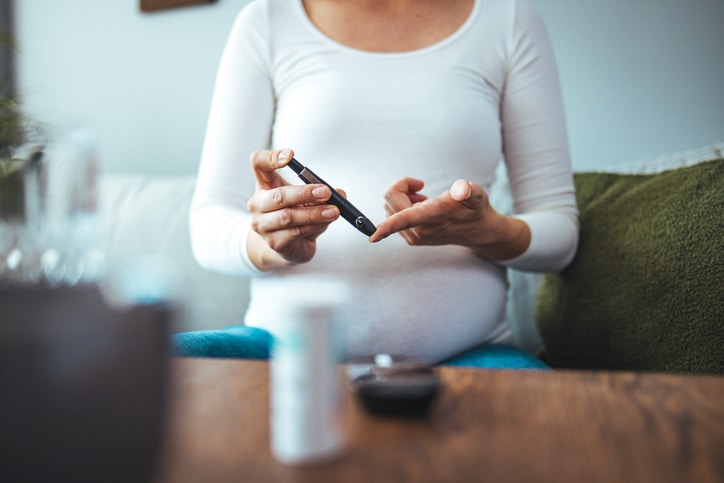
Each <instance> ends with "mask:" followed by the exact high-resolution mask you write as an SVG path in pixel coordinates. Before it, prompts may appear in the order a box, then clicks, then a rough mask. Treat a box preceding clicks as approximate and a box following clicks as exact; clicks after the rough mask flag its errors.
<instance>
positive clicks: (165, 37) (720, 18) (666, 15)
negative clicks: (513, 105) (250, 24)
mask: <svg viewBox="0 0 724 483" xmlns="http://www.w3.org/2000/svg"><path fill="white" fill-rule="evenodd" d="M247 1H248V0H218V2H217V3H216V4H213V5H210V6H202V7H188V8H182V9H177V10H169V11H167V12H160V13H153V14H142V13H140V11H139V9H138V0H110V1H109V0H16V2H15V9H16V28H17V31H18V42H19V47H20V56H19V61H18V70H19V86H20V91H21V94H22V95H23V103H24V106H25V108H26V110H27V112H28V113H29V114H30V115H32V116H34V117H35V118H37V119H39V120H42V121H45V122H47V123H49V124H51V125H52V126H60V127H65V126H67V125H70V124H73V123H76V122H84V123H87V124H89V125H91V127H94V128H95V129H96V130H97V131H98V132H99V135H100V140H99V150H100V155H101V159H102V162H103V165H104V169H105V170H106V171H107V172H143V173H153V174H160V173H164V174H192V173H194V172H195V170H196V166H197V162H198V158H199V154H200V151H201V144H202V141H203V135H204V130H205V124H206V117H207V113H208V106H209V101H210V97H211V92H212V88H213V81H214V77H215V73H216V67H217V63H218V60H219V56H220V54H221V49H222V47H223V44H224V41H225V38H226V35H227V33H228V31H229V28H230V26H231V23H232V21H233V18H234V16H235V15H236V13H237V12H238V10H239V9H240V8H241V7H242V6H243V5H244V4H245V3H247ZM290 1H291V0H290ZM531 1H532V2H533V3H534V4H536V5H537V6H538V7H539V8H540V10H541V11H542V13H543V16H544V18H545V19H546V22H547V24H548V27H549V30H550V32H551V37H552V39H553V42H554V45H555V48H556V51H557V55H558V61H559V69H560V72H561V79H562V85H563V90H564V97H565V102H566V109H567V113H568V123H569V134H570V139H571V150H572V154H573V162H574V167H575V168H576V169H589V168H595V167H596V166H605V165H610V164H619V163H625V162H630V161H635V160H638V159H641V158H648V157H655V156H659V155H664V154H670V153H672V152H676V151H681V150H685V149H689V148H695V147H699V146H703V145H705V144H710V143H715V142H721V141H724V88H723V86H724V34H722V31H724V29H723V28H722V25H724V0H691V1H688V2H683V1H681V0H605V1H602V0H531Z"/></svg>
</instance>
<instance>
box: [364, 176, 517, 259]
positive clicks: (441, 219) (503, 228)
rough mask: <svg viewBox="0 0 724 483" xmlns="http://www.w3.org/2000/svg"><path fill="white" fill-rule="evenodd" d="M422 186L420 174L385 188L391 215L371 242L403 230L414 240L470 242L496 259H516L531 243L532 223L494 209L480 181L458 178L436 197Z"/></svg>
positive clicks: (410, 241)
mask: <svg viewBox="0 0 724 483" xmlns="http://www.w3.org/2000/svg"><path fill="white" fill-rule="evenodd" d="M423 187H424V182H423V181H421V180H419V179H414V178H403V179H401V180H399V181H398V182H396V183H395V184H393V185H392V186H391V187H390V188H389V189H388V190H387V191H386V192H385V210H386V211H387V214H388V218H387V219H386V220H385V221H383V222H382V223H380V224H378V225H377V231H376V232H375V233H374V234H373V235H372V236H371V237H370V241H372V242H378V241H380V240H382V239H384V238H387V237H388V236H390V235H392V234H393V233H400V235H402V237H403V238H404V239H405V240H406V241H407V243H408V244H410V245H461V246H467V247H470V248H472V249H473V250H474V251H475V252H476V253H478V254H479V255H480V256H482V257H484V258H488V259H492V260H504V259H508V258H513V257H515V256H517V255H520V254H521V253H523V252H524V251H525V250H526V249H527V248H528V245H529V244H530V229H529V228H528V225H527V224H526V223H525V222H523V221H522V220H519V219H516V218H511V217H508V216H505V215H502V214H500V213H498V212H497V211H495V209H493V207H492V206H491V205H490V199H489V198H488V194H487V193H486V192H485V190H483V188H481V187H480V186H479V185H477V184H475V183H472V182H469V181H467V180H464V179H459V180H457V181H455V182H454V183H453V184H452V186H451V187H450V189H449V190H448V191H446V192H445V193H443V194H442V195H440V196H439V197H437V198H428V197H427V196H425V195H424V194H422V193H420V191H421V190H422V188H423Z"/></svg>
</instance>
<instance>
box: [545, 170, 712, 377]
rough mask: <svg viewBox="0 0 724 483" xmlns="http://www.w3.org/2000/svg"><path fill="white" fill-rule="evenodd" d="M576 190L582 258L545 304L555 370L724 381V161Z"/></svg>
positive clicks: (550, 281)
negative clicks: (671, 374)
mask: <svg viewBox="0 0 724 483" xmlns="http://www.w3.org/2000/svg"><path fill="white" fill-rule="evenodd" d="M575 182H576V189H577V198H578V205H579V209H580V222H581V238H580V243H579V248H578V253H577V254H576V257H575V259H574V260H573V262H572V264H571V265H570V266H569V267H568V268H567V269H566V270H564V271H563V272H562V273H560V274H547V275H545V276H544V277H543V279H542V282H541V287H540V289H539V292H538V298H537V300H536V322H537V324H538V328H539V330H540V333H541V337H542V339H543V343H544V345H545V359H546V361H547V362H548V363H549V364H551V365H552V366H553V367H565V368H588V369H614V370H618V369H620V370H635V371H662V372H683V373H703V374H724V160H722V159H718V160H713V161H708V162H705V163H702V164H698V165H695V166H691V167H686V168H679V169H676V170H673V171H666V172H662V173H658V174H649V175H623V174H606V173H577V174H576V175H575Z"/></svg>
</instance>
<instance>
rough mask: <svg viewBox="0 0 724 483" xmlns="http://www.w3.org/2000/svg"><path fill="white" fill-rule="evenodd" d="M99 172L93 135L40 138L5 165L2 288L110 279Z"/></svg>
mask: <svg viewBox="0 0 724 483" xmlns="http://www.w3.org/2000/svg"><path fill="white" fill-rule="evenodd" d="M99 174H100V167H99V163H98V159H97V155H96V152H95V141H94V137H93V135H92V134H91V132H90V130H89V129H87V128H76V129H73V130H71V131H68V132H67V133H66V134H63V135H58V136H56V138H55V140H52V139H50V136H47V135H44V136H35V139H32V140H29V141H28V142H26V143H24V144H23V145H22V146H20V147H18V148H16V149H14V150H13V152H12V155H11V157H10V158H9V159H3V160H0V193H1V194H0V283H2V284H3V285H7V284H34V283H47V284H48V285H51V286H59V285H77V284H83V283H93V282H97V281H99V280H100V279H101V277H102V275H103V267H104V265H105V263H104V254H103V249H102V247H103V241H104V231H105V230H104V229H103V226H102V223H101V217H100V214H99V213H98V182H99Z"/></svg>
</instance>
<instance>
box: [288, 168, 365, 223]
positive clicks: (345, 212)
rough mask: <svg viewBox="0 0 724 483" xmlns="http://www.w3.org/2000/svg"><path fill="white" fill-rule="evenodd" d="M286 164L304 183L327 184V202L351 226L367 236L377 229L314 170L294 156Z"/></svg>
mask: <svg viewBox="0 0 724 483" xmlns="http://www.w3.org/2000/svg"><path fill="white" fill-rule="evenodd" d="M288 166H289V167H290V168H292V170H294V172H295V173H297V176H299V179H301V180H302V181H304V182H305V183H307V184H323V185H326V186H328V187H329V189H330V190H332V196H331V197H330V198H329V204H331V205H334V206H336V207H337V208H339V213H340V214H341V215H342V218H344V219H345V220H347V221H348V222H349V223H350V224H351V225H352V226H353V227H355V228H357V229H358V230H359V231H361V232H362V233H364V234H365V235H367V236H372V234H373V233H374V232H375V231H376V230H377V227H375V225H374V224H373V223H372V222H371V221H370V220H369V218H367V217H366V216H365V215H364V214H362V212H361V211H360V210H358V209H357V208H356V207H355V206H354V205H353V204H352V203H350V202H349V201H347V200H346V199H345V198H344V196H342V195H341V194H339V192H338V191H337V190H335V189H334V188H332V186H331V185H330V184H329V183H327V182H326V181H324V180H323V179H322V178H320V177H319V176H317V175H316V174H315V173H314V171H312V170H311V169H309V168H307V167H306V166H304V165H303V164H302V163H300V162H299V161H297V160H296V159H294V158H292V160H291V161H289V164H288Z"/></svg>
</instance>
